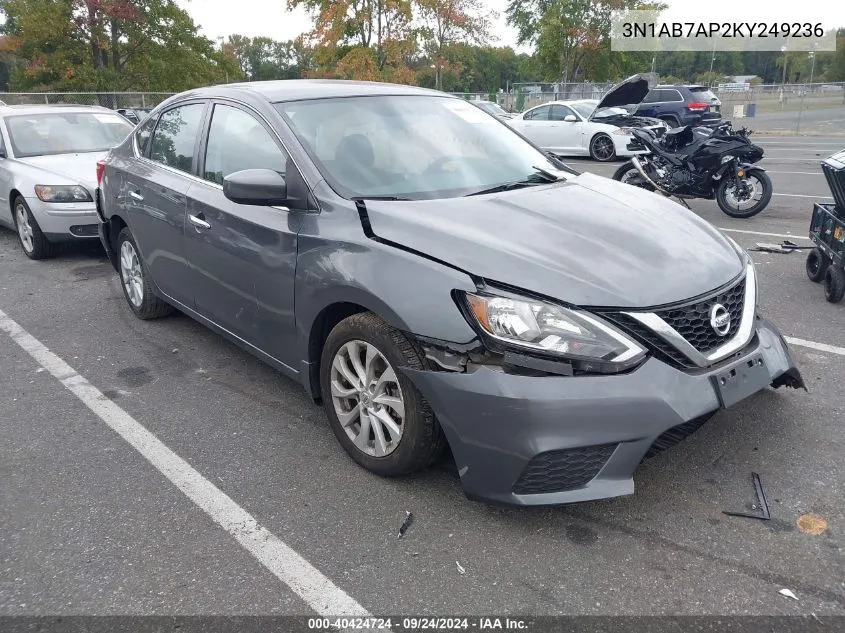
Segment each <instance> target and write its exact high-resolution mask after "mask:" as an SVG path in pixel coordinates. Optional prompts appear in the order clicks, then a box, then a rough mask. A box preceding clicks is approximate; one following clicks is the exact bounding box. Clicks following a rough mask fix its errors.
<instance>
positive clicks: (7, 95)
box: [0, 92, 174, 110]
mask: <svg viewBox="0 0 845 633" xmlns="http://www.w3.org/2000/svg"><path fill="white" fill-rule="evenodd" d="M173 94H174V93H172V92H0V101H2V102H3V103H5V104H6V105H35V104H42V103H43V104H47V105H52V104H63V103H64V104H75V105H99V106H103V107H105V108H111V109H112V110H117V109H118V108H152V107H154V106H156V105H158V104H159V103H161V102H162V101H164V100H165V99H167V98H168V97H170V96H172V95H173Z"/></svg>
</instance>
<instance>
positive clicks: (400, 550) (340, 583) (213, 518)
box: [0, 135, 845, 616]
mask: <svg viewBox="0 0 845 633" xmlns="http://www.w3.org/2000/svg"><path fill="white" fill-rule="evenodd" d="M756 140H757V141H758V142H760V143H761V144H762V145H763V146H764V147H765V150H766V158H765V159H764V162H763V165H764V166H765V167H766V168H767V169H768V170H769V171H770V173H771V175H772V179H773V182H774V191H775V196H774V197H773V200H772V203H771V204H770V206H769V207H768V208H767V209H766V210H765V211H764V212H763V213H762V214H760V215H759V216H757V217H755V218H753V219H750V220H732V219H730V218H728V217H727V216H726V215H724V214H722V213H721V211H719V209H718V208H717V207H716V205H715V202H694V203H692V205H691V206H692V207H693V210H694V211H695V212H696V213H698V214H699V215H701V216H702V217H704V218H706V219H707V220H709V221H711V222H713V223H714V224H715V225H716V226H718V227H721V228H722V229H724V230H726V231H729V234H730V235H731V236H732V237H733V238H734V239H736V240H737V242H739V243H740V244H741V245H742V246H744V247H747V248H748V247H753V246H754V244H755V243H757V242H779V241H781V240H782V239H785V238H791V239H794V240H796V241H799V243H802V244H806V243H808V242H807V241H806V240H805V239H803V238H805V237H806V233H807V225H808V221H809V213H810V211H811V209H812V204H813V201H815V200H825V199H826V196H829V195H830V192H829V191H828V189H827V185H826V183H825V180H824V178H823V176H822V175H821V171H820V169H819V164H818V163H819V160H820V159H821V158H823V157H825V156H828V155H830V154H832V153H833V152H834V151H836V150H838V149H841V148H842V147H843V145H845V141H843V139H842V138H841V137H840V138H839V139H837V138H835V137H813V138H799V137H789V136H771V137H765V136H762V135H761V136H757V137H756ZM571 164H572V165H573V166H574V167H576V168H577V169H580V170H585V171H592V172H595V173H599V174H603V175H610V174H611V173H612V172H613V170H614V169H615V168H616V165H597V164H595V163H590V162H587V161H583V160H573V161H571ZM597 212H600V210H597ZM753 257H754V260H755V261H756V262H757V264H758V271H759V274H760V284H761V292H762V298H761V311H762V312H763V313H764V314H765V315H766V316H767V317H769V318H771V319H772V320H773V321H774V322H775V323H776V324H778V325H779V326H780V327H781V329H782V331H783V332H784V334H785V335H787V336H789V337H792V338H793V339H798V340H799V343H800V344H796V345H793V353H794V356H795V358H796V360H797V362H798V364H799V366H800V368H801V370H802V372H803V375H804V378H805V380H806V382H807V384H808V386H809V392H803V391H800V392H799V391H792V390H784V389H782V390H779V391H770V392H766V393H761V394H758V395H757V396H755V397H753V398H751V399H750V400H747V401H745V402H743V403H741V404H740V405H739V406H737V407H736V408H735V409H731V410H728V411H723V412H721V413H719V414H718V415H717V416H716V417H715V418H713V419H712V420H711V421H710V422H709V423H707V424H706V425H705V426H704V427H702V428H701V429H700V430H699V431H698V432H697V433H696V434H695V435H693V436H692V437H690V438H689V439H687V440H686V441H684V442H683V443H681V444H679V445H678V446H676V447H674V448H673V449H672V450H669V451H667V452H665V453H663V454H661V455H659V456H658V457H656V458H653V459H651V460H649V461H648V462H646V463H644V464H643V465H642V467H641V469H640V471H639V472H638V474H637V476H636V477H635V481H636V493H635V494H634V495H633V496H629V497H623V498H618V499H611V500H606V501H599V502H590V503H584V504H578V505H572V506H566V507H560V508H547V509H520V508H496V507H491V506H487V505H483V504H479V503H475V502H471V501H468V500H467V499H466V498H465V497H464V496H463V493H462V491H461V488H460V484H459V481H458V478H457V474H456V473H455V472H454V469H453V467H452V465H451V463H450V462H449V460H448V459H444V460H443V461H442V462H441V463H439V464H438V465H436V466H435V467H434V468H432V469H431V470H429V471H427V472H425V473H423V474H420V475H418V476H415V477H412V478H407V479H399V480H385V479H379V478H377V477H375V476H373V475H371V474H369V473H367V472H365V471H364V470H362V469H361V468H359V467H358V466H356V465H355V464H354V463H353V462H352V461H351V460H350V459H348V458H347V457H346V455H345V453H344V452H343V450H342V449H341V447H340V446H339V445H338V443H337V442H336V441H335V439H334V437H333V435H332V433H331V431H330V429H329V427H328V425H327V424H326V422H325V418H324V414H323V411H322V409H321V408H319V407H318V406H316V405H314V404H313V403H312V402H311V401H310V400H309V399H308V398H307V397H306V395H305V393H304V391H303V390H302V389H301V388H300V387H299V386H298V385H296V384H294V383H293V382H292V381H290V380H287V379H286V378H284V377H282V376H281V375H279V374H277V373H276V372H275V371H273V370H272V369H270V368H269V367H267V366H265V365H263V364H262V363H261V362H259V361H258V360H256V359H254V358H253V357H251V356H249V355H247V354H246V353H244V352H242V351H241V350H239V349H238V348H236V347H235V346H233V345H231V344H229V343H227V342H225V341H224V340H223V339H221V338H220V337H218V336H216V335H215V334H213V333H211V332H210V331H208V330H207V329H205V328H203V327H202V326H200V325H198V324H196V323H195V322H193V321H192V320H190V319H189V318H187V317H185V316H180V315H177V316H172V317H169V318H165V319H162V320H159V321H152V322H141V321H139V320H137V319H136V318H135V317H134V316H133V315H132V313H131V312H130V310H129V308H128V307H127V305H126V304H125V301H124V298H123V296H122V294H121V291H120V287H119V282H118V278H117V276H116V274H115V273H114V271H113V270H112V269H111V267H110V266H109V264H108V263H107V261H106V259H105V257H104V255H103V254H102V253H101V252H100V250H99V248H97V245H92V247H91V248H77V249H72V250H68V251H67V252H65V253H63V254H62V255H60V256H59V257H57V258H56V259H53V260H49V261H44V262H33V261H29V260H28V259H26V258H25V257H24V256H23V254H22V252H21V251H20V249H19V247H18V245H17V242H16V239H15V236H14V234H12V233H11V232H6V231H2V232H0V375H2V376H3V385H4V388H3V389H2V390H0V404H1V405H2V414H0V437H2V438H3V441H2V442H0V477H2V480H3V484H2V486H0V493H1V494H2V500H3V501H2V504H0V614H2V615H23V614H63V615H71V614H97V615H111V614H115V615H117V614H149V615H171V614H313V613H331V612H333V611H334V610H336V609H337V608H338V607H339V606H345V607H348V608H349V609H352V610H356V609H360V610H361V612H363V610H366V611H368V612H370V613H374V614H426V615H434V614H440V615H448V614H466V615H473V614H475V615H477V614H490V613H496V614H507V613H513V614H523V615H525V614H531V615H540V614H607V615H614V614H627V615H639V614H643V615H651V614H679V615H680V614H684V615H687V614H689V615H693V614H737V615H755V614H775V615H777V614H811V613H813V614H817V615H820V616H821V615H832V614H837V615H845V574H843V571H845V504H843V501H842V500H843V498H845V460H843V455H845V432H843V421H845V411H843V409H845V405H843V400H842V398H841V393H842V375H843V372H845V329H843V327H842V324H843V323H845V303H842V304H839V305H831V304H828V303H827V302H826V301H825V299H824V295H823V293H822V290H821V288H820V287H819V286H818V285H816V284H813V283H811V282H810V281H809V280H808V279H807V277H806V275H805V273H804V257H803V255H802V254H800V253H791V254H767V253H753ZM3 314H5V315H7V316H6V317H5V318H4V317H3ZM34 340H37V341H38V342H40V343H41V344H43V348H42V347H39V346H38V345H37V343H36V342H34ZM61 361H64V363H67V365H69V366H70V367H71V368H72V370H70V369H69V368H67V367H66V366H64V365H62V364H61ZM73 370H75V372H78V374H76V373H74V371H73ZM83 379H84V380H83ZM85 381H87V382H85ZM89 387H90V388H89ZM86 405H88V406H86ZM95 411H96V412H97V413H99V415H98V414H96V413H95ZM154 464H155V466H154ZM156 466H158V468H157V467H156ZM752 472H756V473H759V474H760V476H761V478H762V482H763V487H764V489H765V492H766V495H767V499H768V503H769V505H770V509H771V515H772V519H771V520H770V521H759V520H754V519H746V518H737V517H729V516H726V515H724V514H723V513H722V511H723V510H745V511H753V510H752V509H751V508H752V504H754V503H756V497H755V493H754V488H753V487H752V484H751V473H752ZM406 511H411V512H413V513H414V515H415V521H414V523H413V524H412V525H411V527H410V528H409V530H408V532H407V534H406V535H405V537H404V538H402V539H398V538H397V536H396V533H397V528H398V526H399V525H400V523H401V522H402V520H403V518H404V517H405V513H406ZM806 513H813V514H815V515H818V516H819V517H822V518H823V519H824V520H825V521H826V523H827V529H826V530H825V531H824V532H823V533H821V534H810V533H806V532H805V531H803V530H801V529H799V528H798V527H797V525H796V521H797V519H798V518H799V517H801V516H802V515H804V514H806ZM256 522H257V523H256ZM259 526H261V527H259ZM461 569H462V570H463V573H462V572H461ZM784 588H786V589H790V590H791V591H792V592H794V594H795V595H796V596H797V598H798V600H793V599H791V598H787V597H784V596H783V595H781V594H779V593H778V592H779V591H780V590H781V589H784Z"/></svg>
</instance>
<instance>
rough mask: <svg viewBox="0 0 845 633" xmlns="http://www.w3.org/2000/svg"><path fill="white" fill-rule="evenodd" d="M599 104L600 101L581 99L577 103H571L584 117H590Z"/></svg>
mask: <svg viewBox="0 0 845 633" xmlns="http://www.w3.org/2000/svg"><path fill="white" fill-rule="evenodd" d="M598 104H599V102H598V101H579V102H576V103H570V104H569V105H570V106H572V108H573V109H574V110H575V111H576V112H577V113H578V114H580V115H581V116H582V117H583V118H585V119H589V118H590V115H591V114H592V113H593V112H594V111H595V109H596V106H597V105H598Z"/></svg>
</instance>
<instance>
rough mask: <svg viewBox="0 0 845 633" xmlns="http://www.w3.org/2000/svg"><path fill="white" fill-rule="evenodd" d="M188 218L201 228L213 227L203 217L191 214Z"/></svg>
mask: <svg viewBox="0 0 845 633" xmlns="http://www.w3.org/2000/svg"><path fill="white" fill-rule="evenodd" d="M188 219H189V220H190V221H191V224H193V225H194V226H195V227H197V228H200V229H210V228H211V225H210V224H209V223H208V222H206V221H205V220H203V219H202V218H199V217H197V216H195V215H189V216H188Z"/></svg>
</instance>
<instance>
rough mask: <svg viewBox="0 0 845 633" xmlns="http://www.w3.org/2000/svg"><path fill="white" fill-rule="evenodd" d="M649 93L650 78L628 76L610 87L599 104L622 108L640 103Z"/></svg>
mask: <svg viewBox="0 0 845 633" xmlns="http://www.w3.org/2000/svg"><path fill="white" fill-rule="evenodd" d="M647 94H648V80H647V79H645V78H644V77H643V76H642V75H634V76H633V77H628V78H627V79H626V80H625V81H623V82H622V83H619V84H616V85H615V86H613V88H611V89H610V92H608V93H607V94H606V95H604V97H603V98H602V100H601V101H599V104H598V105H597V106H596V110H598V109H599V108H621V107H622V106H626V105H632V104H636V103H639V102H640V101H642V100H643V99H645V96H646V95H647Z"/></svg>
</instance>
